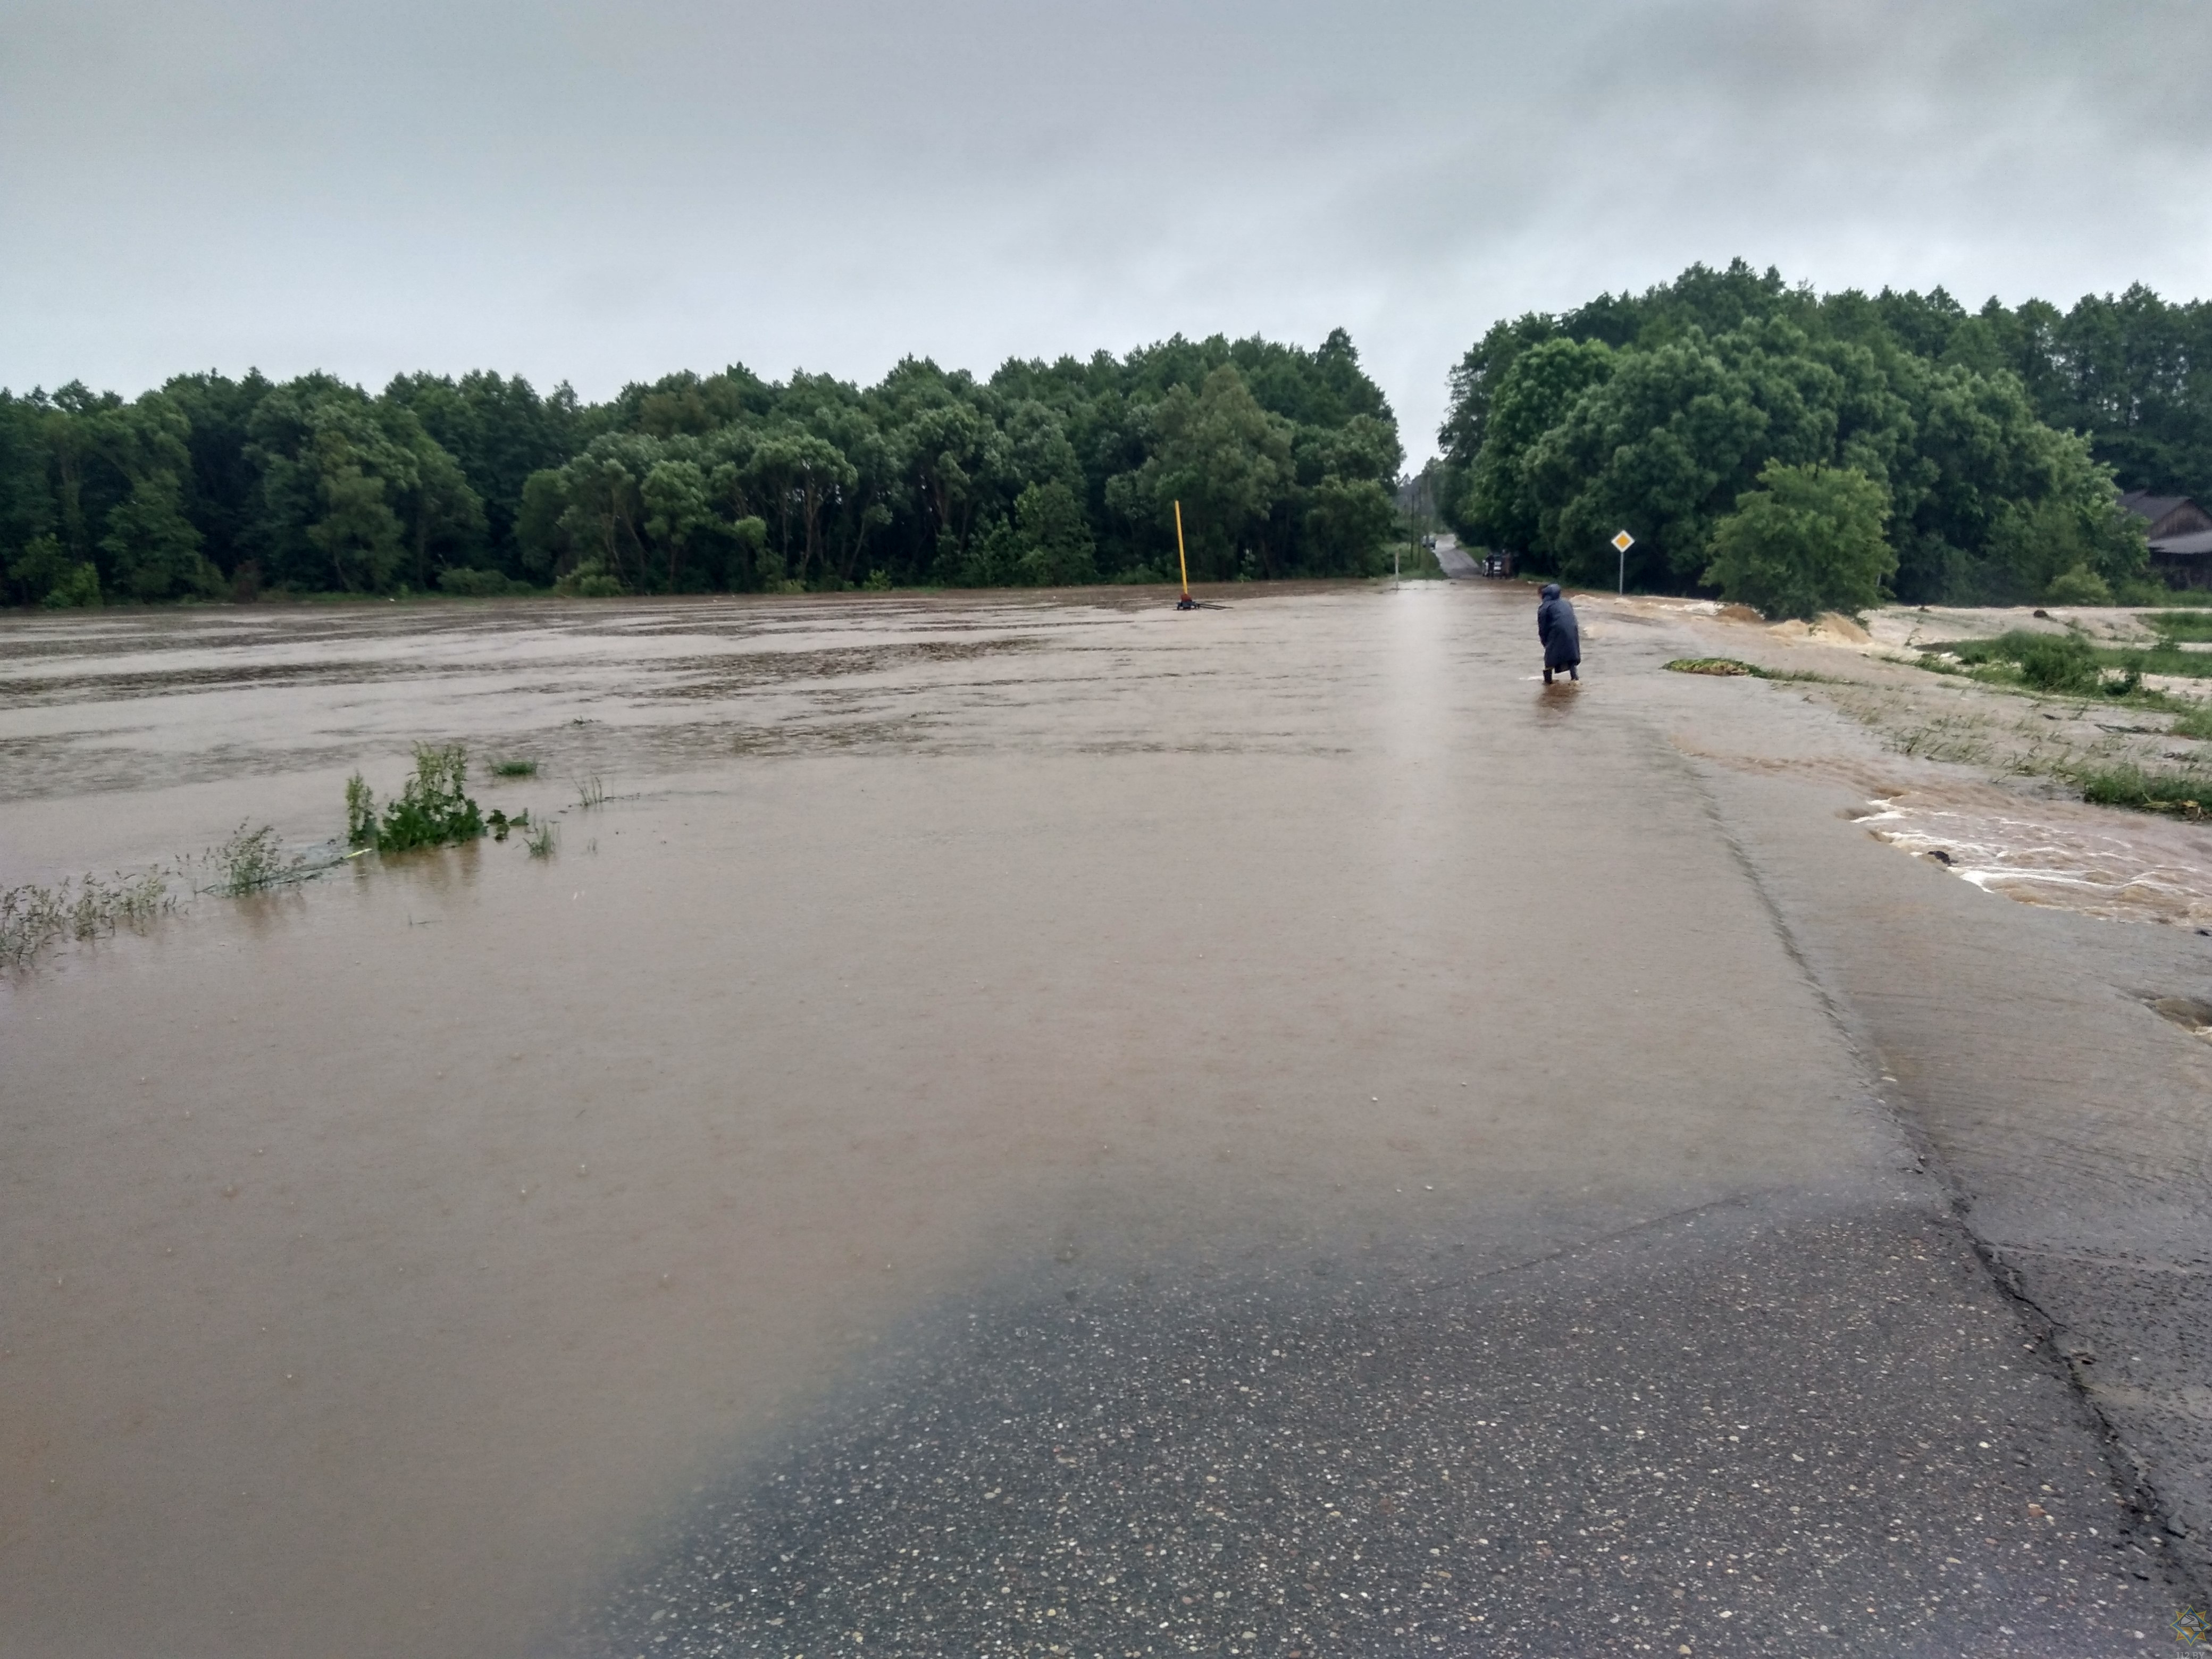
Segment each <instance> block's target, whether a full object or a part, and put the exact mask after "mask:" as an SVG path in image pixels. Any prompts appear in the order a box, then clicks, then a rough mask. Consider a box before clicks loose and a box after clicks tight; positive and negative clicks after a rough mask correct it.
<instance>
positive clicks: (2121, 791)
mask: <svg viewBox="0 0 2212 1659" xmlns="http://www.w3.org/2000/svg"><path fill="white" fill-rule="evenodd" d="M2073 779H2074V782H2075V786H2076V787H2079V788H2080V790H2081V799H2084V800H2086V801H2091V802H2093V803H2094V804H2095V805H2099V806H2128V807H2132V808H2134V809H2135V810H2136V811H2138V812H2171V813H2173V814H2176V815H2177V816H2179V817H2186V818H2202V817H2204V815H2205V811H2206V809H2207V807H2208V806H2212V772H2197V771H2191V772H2147V771H2145V770H2144V769H2142V767H2140V766H2103V767H2097V768H2093V769H2085V770H2083V771H2080V772H2076V773H2075V774H2074V775H2073Z"/></svg>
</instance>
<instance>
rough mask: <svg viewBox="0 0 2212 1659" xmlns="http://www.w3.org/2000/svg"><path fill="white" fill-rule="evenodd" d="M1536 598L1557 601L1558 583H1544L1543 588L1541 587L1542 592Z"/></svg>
mask: <svg viewBox="0 0 2212 1659" xmlns="http://www.w3.org/2000/svg"><path fill="white" fill-rule="evenodd" d="M1536 597H1537V598H1538V599H1558V598H1559V583H1557V582H1546V583H1545V584H1544V586H1543V590H1542V592H1539V593H1538V594H1537V595H1536Z"/></svg>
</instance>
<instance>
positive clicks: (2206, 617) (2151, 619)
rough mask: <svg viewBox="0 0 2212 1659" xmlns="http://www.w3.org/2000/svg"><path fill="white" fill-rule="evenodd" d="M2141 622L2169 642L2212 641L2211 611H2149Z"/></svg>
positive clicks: (2144, 614)
mask: <svg viewBox="0 0 2212 1659" xmlns="http://www.w3.org/2000/svg"><path fill="white" fill-rule="evenodd" d="M2141 620H2142V622H2144V623H2148V625H2149V627H2150V628H2151V629H2152V631H2153V632H2154V633H2157V634H2160V635H2163V636H2164V637H2166V639H2169V640H2212V611H2146V612H2144V613H2143V615H2142V618H2141Z"/></svg>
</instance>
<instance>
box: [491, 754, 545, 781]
mask: <svg viewBox="0 0 2212 1659" xmlns="http://www.w3.org/2000/svg"><path fill="white" fill-rule="evenodd" d="M491 775H492V776H494V777H495V778H534V777H536V776H537V775H538V763H537V762H536V761H534V760H516V759H513V758H512V757H510V758H508V759H506V760H495V761H494V762H493V763H491Z"/></svg>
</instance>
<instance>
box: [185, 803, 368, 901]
mask: <svg viewBox="0 0 2212 1659" xmlns="http://www.w3.org/2000/svg"><path fill="white" fill-rule="evenodd" d="M347 804H348V805H349V807H350V805H351V804H352V792H351V791H350V789H349V791H348V792H347ZM208 860H209V862H210V863H211V864H213V865H214V866H215V871H216V878H215V884H214V886H213V888H212V889H211V890H212V891H214V892H217V893H222V894H223V895H225V896H228V897H231V898H236V897H237V896H239V895H240V894H241V893H252V892H258V891H259V890H261V889H262V888H264V887H274V886H275V885H276V884H277V883H278V882H283V881H297V880H299V879H300V878H301V877H303V876H307V875H309V874H312V873H313V872H311V871H310V870H309V869H308V868H307V860H305V859H304V858H301V857H300V856H299V855H298V854H294V855H293V856H292V857H291V858H289V859H288V858H286V857H285V856H284V853H283V848H281V847H279V846H278V845H277V844H276V828H275V826H274V825H271V824H266V823H264V824H263V825H262V826H261V827H260V828H259V829H251V830H250V829H247V828H246V825H245V824H244V823H240V825H239V826H238V830H237V833H236V834H234V836H231V838H230V839H229V840H228V841H227V842H223V844H222V846H220V847H218V848H216V849H215V850H214V851H213V852H211V853H210V854H208Z"/></svg>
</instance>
